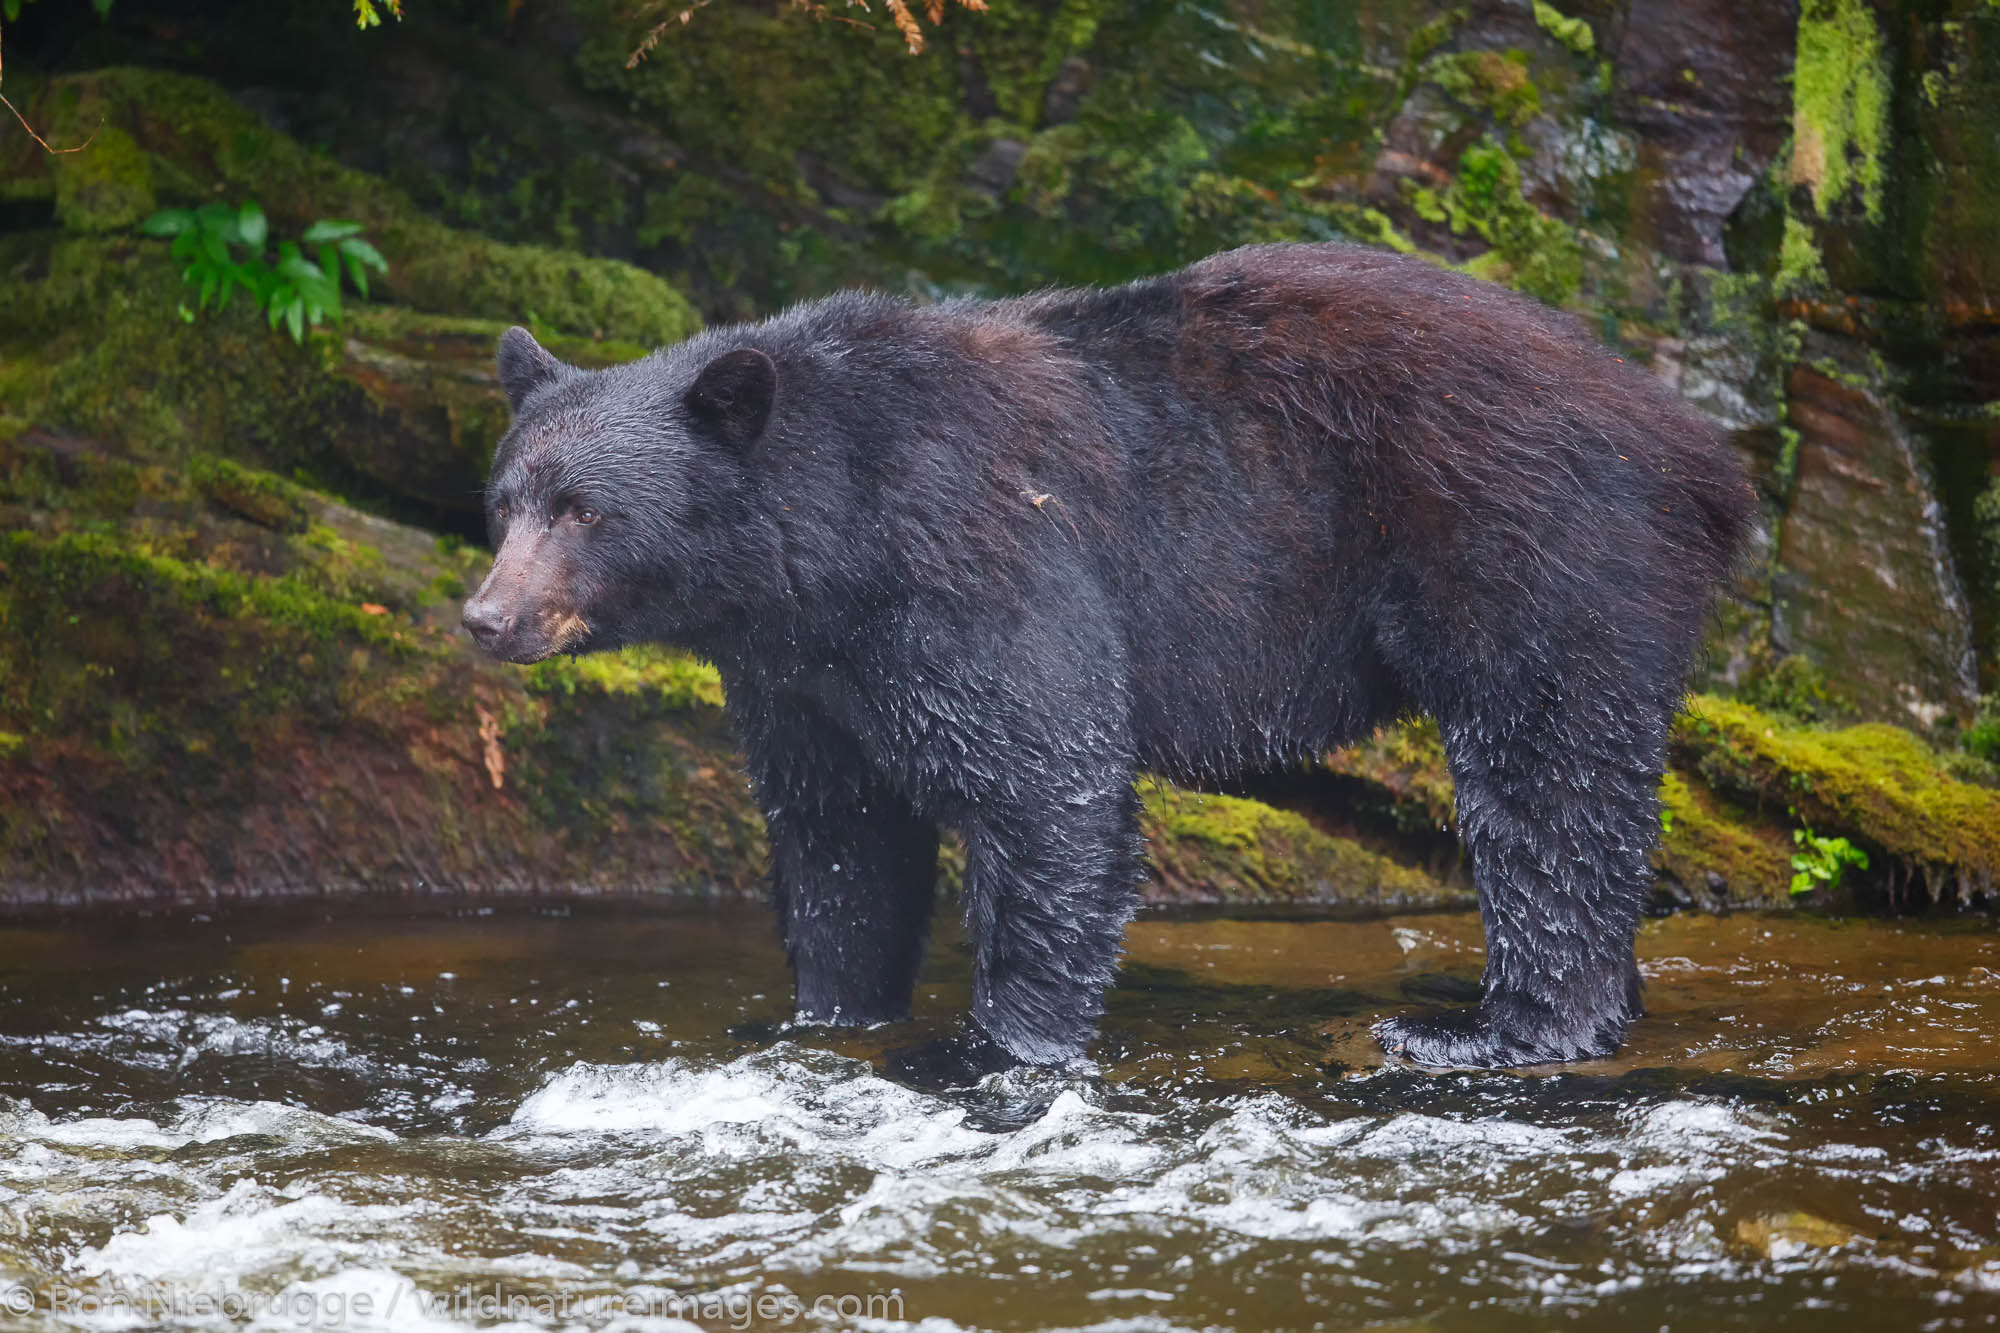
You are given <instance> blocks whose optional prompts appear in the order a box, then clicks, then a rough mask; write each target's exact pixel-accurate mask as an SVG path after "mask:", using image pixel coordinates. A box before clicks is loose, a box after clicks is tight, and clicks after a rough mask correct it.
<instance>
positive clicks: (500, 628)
mask: <svg viewBox="0 0 2000 1333" xmlns="http://www.w3.org/2000/svg"><path fill="white" fill-rule="evenodd" d="M463 618H464V621H465V628H466V629H468V630H470V631H471V633H472V637H473V638H474V639H476V640H478V641H479V644H480V645H481V646H482V647H484V646H485V645H487V644H490V643H492V642H493V640H495V639H497V638H499V637H500V636H501V635H502V634H505V633H506V632H507V630H508V629H509V628H510V627H511V626H512V625H513V623H514V617H512V616H509V615H502V614H501V613H500V611H499V609H498V608H496V607H495V606H494V605H493V604H492V603H491V602H482V601H480V600H479V599H478V598H476V597H475V598H474V599H473V600H471V601H469V602H467V603H466V604H465V615H464V617H463Z"/></svg>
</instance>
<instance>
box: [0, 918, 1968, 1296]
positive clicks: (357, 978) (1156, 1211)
mask: <svg viewBox="0 0 2000 1333" xmlns="http://www.w3.org/2000/svg"><path fill="white" fill-rule="evenodd" d="M1640 948H1641V954H1642V958H1643V961H1644V968H1645V972H1646V975H1647V978H1648V992H1647V1000H1648V1005H1649V1008H1650V1009H1651V1015H1650V1016H1649V1017H1648V1018H1646V1019H1645V1020H1644V1021H1643V1022H1642V1023H1641V1024H1640V1025H1639V1027H1638V1028H1637V1030H1636V1031H1635V1032H1634V1034H1633V1040H1632V1042H1631V1043H1630V1045H1629V1047H1628V1048H1627V1050H1626V1051H1625V1052H1624V1053H1623V1054H1621V1056H1620V1057H1619V1058H1618V1059H1616V1060H1614V1061H1607V1062H1603V1063H1601V1064H1596V1065H1590V1066H1582V1067H1576V1068H1572V1069H1567V1070H1562V1071H1555V1072H1541V1073H1528V1074H1513V1073H1493V1074H1473V1073H1450V1074H1430V1073H1424V1072H1420V1071H1417V1070H1413V1069H1406V1068H1398V1067H1390V1068H1384V1067H1382V1065H1381V1061H1380V1058H1379V1057H1378V1056H1377V1055H1376V1054H1375V1053H1374V1050H1373V1048H1372V1046H1371V1045H1370V1043H1369V1042H1368V1040H1367V1038H1366V1030H1367V1025H1368V1024H1369V1022H1370V1021H1371V1020H1372V1019H1374V1018H1375V1017H1377V1016H1379V1015H1381V1014H1382V1013H1385V1012H1389V1011H1392V1010H1394V1009H1396V1008H1398V1007H1400V1006H1405V1005H1410V1004H1413V1003H1429V1002H1435V1001H1438V1000H1446V1001H1449V1000H1452V999H1455V998H1458V997H1461V996H1463V995H1465V994H1467V993H1468V992H1469V990H1470V988H1471V987H1472V986H1473V985H1474V984H1475V983H1476V978H1477V976H1478V969H1479V932H1478V922H1477V918H1476V917H1474V916H1471V915H1431V916H1406V917H1388V918H1374V919H1366V920H1327V919H1314V920H1258V919H1216V918H1206V919H1171V918H1158V917H1154V918H1148V919H1145V920H1142V921H1140V922H1139V923H1137V924H1135V925H1134V926H1133V927H1132V929H1131V931H1130V935H1129V957H1128V961H1127V964H1126V968H1125V972H1124V975H1123V979H1122V982H1121V985H1120V987H1119V989H1118V990H1117V992H1116V993H1115V994H1114V996H1113V998H1112V1003H1111V1012H1110V1014H1109V1016H1108V1018H1107V1020H1106V1022H1105V1025H1104V1037H1103V1039H1102V1041H1101V1042H1100V1043H1099V1046H1098V1048H1097V1060H1098V1064H1097V1066H1096V1068H1095V1069H1094V1070H1092V1071H1090V1072H1089V1073H1088V1074H1081V1075H1071V1076H1068V1077H1064V1078H1055V1077H1051V1076H1036V1077H1019V1076H1009V1077H1006V1078H1001V1079H997V1080H989V1082H988V1084H987V1085H986V1086H984V1087H982V1088H980V1089H977V1090H975V1091H972V1092H969V1093H966V1094H963V1095H959V1096H955V1097H938V1096H931V1095H927V1094H920V1093H917V1092H913V1091H910V1090H907V1089H905V1088H902V1087H900V1086H897V1085H895V1084H891V1083H888V1082H885V1081H883V1080H882V1079H880V1078H878V1077H876V1076H875V1074H874V1072H873V1067H872V1066H871V1064H870V1063H869V1062H870V1060H871V1059H873V1058H875V1057H877V1056H879V1054H880V1051H881V1049H882V1047H883V1046H884V1045H886V1044H900V1043H903V1042H907V1041H911V1040H914V1039H916V1038H918V1037H921V1036H924V1035H929V1034H933V1033H936V1032H941V1031H942V1030H943V1029H944V1025H945V1024H946V1022H947V1021H948V1019H949V1017H950V1016H951V1015H953V1014H955V1013H957V1012H959V1011H960V1010H961V1009H962V1008H963V1006H964V1003H965V1000H966V992H967V988H968V976H969V968H968V961H967V958H966V956H965V953H964V950H963V948H962V946H961V944H960V942H959V941H958V940H957V938H956V937H954V936H946V937H943V938H940V940H939V941H937V943H936V944H935V946H934V948H933V951H932V961H931V967H930V970H929V972H928V974H927V977H926V982H925V985H924V987H923V990H922V993H921V994H920V996H919V1000H918V1012H919V1017H918V1019H917V1020H916V1022H915V1023H913V1024H910V1025H906V1026H905V1027H903V1028H902V1029H899V1030H897V1031H895V1032H893V1033H889V1032H880V1033H865V1034H857V1035H848V1036H844V1037H843V1036H836V1035H834V1034H827V1033H786V1032H784V1031H783V1030H782V1029H780V1028H778V1027H777V1026H776V1025H777V1023H778V1021H779V1020H781V1019H782V1018H783V1016H784V1014H785V1012H786V1008H787V1001H788V998H789V990H788V983H787V978H786V974H785V968H784V961H783V958H782V955H781V954H780V952H779V950H778V949H777V948H776V947H775V944H774V943H773V939H772V929H771V925H770V922H769V917H768V915H767V914H766V913H765V912H764V911H762V910H760V909H757V908H754V907H750V906H747V905H746V906H727V907H722V906H716V907H694V908H688V909H685V910H675V911H663V912H655V913H644V914H641V913H634V912H619V913H613V912H609V911H604V912H589V913H587V912H583V911H581V910H579V911H575V912H569V913H560V914H539V915H537V914H530V913H525V912H522V913H517V914H512V915H509V914H505V913H501V914H491V913H479V914H468V915H460V916H453V917H438V916H433V917H412V916H408V915H402V916H396V915H385V914H383V913H381V912H380V911H375V912H370V911H368V910H367V909H365V908H363V907H346V906H343V907H339V908H325V907H321V908H317V909H314V910H312V911H310V912H307V911H300V910H287V911H257V912H244V913H239V914H233V915H230V916H226V917H220V918H217V919H214V920H197V921H191V922H182V923H163V922H159V921H150V922H140V923H134V924H131V925H127V926H122V927H117V928H103V927H93V928H92V929H90V930H88V931H84V930H71V929H60V928H42V927H37V928H20V929H11V930H0V1325H5V1324H9V1323H10V1321H11V1323H12V1324H16V1325H19V1326H22V1327H29V1328H36V1327H45V1328H71V1327H84V1328H93V1329H124V1328H152V1327H174V1328H182V1327H185V1328H211V1327H214V1328H229V1327H245V1326H254V1327H259V1328H290V1327H298V1326H314V1325H317V1326H322V1327H343V1328H374V1327H396V1328H415V1329H433V1328H452V1327H486V1326H494V1325H505V1326H508V1327H513V1328H522V1329H527V1328H564V1327H588V1328H619V1329H633V1330H638V1329H650V1330H673V1329H686V1328H687V1327H689V1325H690V1323H692V1324H694V1325H699V1326H701V1327H703V1328H708V1329H718V1328H784V1327H796V1328H803V1329H815V1328H862V1329H871V1330H889V1329H901V1328H913V1329H922V1330H925V1331H926V1333H950V1331H951V1330H954V1329H961V1328H974V1327H979V1328H996V1329H1051V1328H1092V1329H1102V1330H1107V1331H1109V1330H1130V1331H1132V1333H1141V1331H1144V1330H1167V1329H1208V1328H1244V1329H1253V1328H1287V1329H1290V1328H1309V1327H1323V1328H1331V1329H1340V1328H1352V1327H1360V1326H1367V1327H1374V1328H1391V1329H1404V1328H1424V1329H1441V1330H1449V1329H1481V1330H1484V1329H1507V1328H1515V1327H1522V1328H1526V1327H1541V1326H1544V1325H1546V1324H1548V1323H1550V1322H1552V1321H1559V1322H1562V1323H1565V1324H1568V1325H1573V1326H1576V1327H1581V1328H1614V1329H1618V1330H1621V1333H1624V1331H1625V1330H1641V1329H1644V1330H1651V1329H1654V1328H1673V1329H1682V1328H1685V1329H1711V1328H1730V1327H1744V1328H1759V1329H1763V1328H1787V1327H1801V1328H1804V1327H1810V1328H1813V1329H1815V1330H1829V1329H1849V1328H1854V1329H1869V1330H1871V1333H1886V1330H1890V1329H1895V1330H1902V1329H1932V1328H1936V1329H1949V1328H1966V1327H1986V1326H1991V1325H1993V1324H1994V1323H1995V1322H1996V1320H2000V1128H1996V1124H2000V930H1996V928H1995V926H1994V924H1993V923H1992V922H1991V921H1987V920H1925V921H1897V922H1884V921H1849V922H1838V921H1828V920H1822V919H1814V918H1810V917H1804V916H1768V917H1767V916H1755V915H1736V916H1729V917H1720V918H1718V917H1704V916H1680V917H1674V918H1669V919H1665V920H1659V921H1654V922H1650V923H1648V925H1647V926H1646V928H1645V931H1644V934H1643V936H1642V939H1641V945H1640ZM682 1321H688V1322H682Z"/></svg>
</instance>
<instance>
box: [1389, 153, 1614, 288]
mask: <svg viewBox="0 0 2000 1333" xmlns="http://www.w3.org/2000/svg"><path fill="white" fill-rule="evenodd" d="M1410 201H1411V206H1412V207H1413V208H1414V209H1415V210H1416V212H1417V214H1418V216H1420V217H1423V218H1425V219H1426V220H1427V221H1432V222H1440V223H1444V224H1446V225H1448V226H1449V227H1450V228H1451V230H1452V232H1453V233H1454V234H1455V235H1464V234H1466V233H1467V232H1471V233H1473V234H1475V235H1477V236H1479V237H1481V238H1483V239H1484V240H1486V241H1487V242H1488V243H1489V244H1490V245H1491V247H1492V248H1491V249H1490V250H1488V251H1487V252H1486V253H1485V254H1483V255H1480V256H1478V257H1476V258H1474V259H1473V260H1471V261H1470V262H1469V263H1467V264H1466V265H1465V268H1466V271H1467V272H1469V273H1471V274H1473V275H1474V276H1475V277H1480V278H1486V279H1489V280H1492V281H1497V282H1505V283H1507V284H1509V285H1511V286H1514V287H1517V288H1519V289H1520V290H1521V291H1524V292H1527V293H1528V294H1529V295H1531V296H1535V297H1538V298H1540V299H1541V300H1543V301H1546V302H1548V303H1549V304H1551V305H1560V304H1562V303H1564V302H1565V301H1568V300H1570V299H1572V298H1573V297H1575V295H1576V294H1577V292H1578V290H1579V289H1580V288H1581V287H1582V285H1583V244H1582V242H1581V240H1580V239H1579V238H1578V237H1577V234H1576V232H1575V230H1574V229H1573V228H1571V227H1570V226H1569V225H1568V224H1567V223H1564V222H1563V221H1561V220H1560V219H1558V218H1552V217H1550V216H1548V215H1547V214H1546V213H1543V212H1542V211H1541V210H1540V209H1538V208H1536V207H1535V206H1534V205H1533V204H1531V203H1529V202H1528V201H1527V200H1526V199H1525V198H1523V197H1522V194H1521V169H1520V165H1519V164H1518V163H1517V162H1516V161H1515V160H1514V157H1513V154H1511V153H1509V152H1508V151H1507V149H1506V148H1505V147H1504V146H1503V145H1501V144H1500V143H1499V142H1498V141H1497V140H1495V139H1494V138H1493V136H1492V135H1490V134H1489V135H1487V136H1485V137H1484V138H1482V139H1479V140H1477V141H1475V142H1474V143H1472V144H1470V145H1468V146H1467V147H1466V149H1465V151H1464V152H1463V153H1462V154H1460V156H1459V162H1458V174H1457V175H1456V176H1455V177H1454V178H1453V180H1452V183H1451V185H1450V187H1449V188H1447V189H1446V190H1444V191H1443V192H1437V191H1432V190H1427V189H1423V188H1415V189H1413V190H1412V192H1411V195H1410Z"/></svg>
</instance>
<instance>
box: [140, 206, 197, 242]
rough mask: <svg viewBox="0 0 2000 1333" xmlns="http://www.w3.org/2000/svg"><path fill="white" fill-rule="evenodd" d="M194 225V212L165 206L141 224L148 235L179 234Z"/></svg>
mask: <svg viewBox="0 0 2000 1333" xmlns="http://www.w3.org/2000/svg"><path fill="white" fill-rule="evenodd" d="M193 225H194V214H193V213H190V212H189V211H188V210H187V209H185V208H163V209H161V210H160V211H159V212H157V213H155V214H153V216H151V217H149V218H147V219H146V220H145V221H144V222H141V223H140V224H139V230H140V231H142V232H144V233H145V234H146V235H148V236H179V235H180V234H181V233H182V232H184V231H186V230H187V229H188V228H189V227H192V226H193Z"/></svg>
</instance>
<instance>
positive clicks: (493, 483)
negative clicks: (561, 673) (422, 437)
mask: <svg viewBox="0 0 2000 1333" xmlns="http://www.w3.org/2000/svg"><path fill="white" fill-rule="evenodd" d="M700 351H701V349H700V348H697V347H688V348H685V349H675V350H674V351H670V352H668V353H665V354H662V355H661V356H658V357H654V358H649V359H648V360H646V361H642V362H638V363H635V364H633V365H628V366H619V367H615V368H613V369H611V370H604V371H584V370H578V369H576V368H575V367H572V366H566V365H564V364H563V363H561V362H560V361H557V360H556V359H555V358H554V357H553V356H551V355H550V354H549V353H548V352H547V351H546V350H545V349H544V348H543V347H542V346H541V345H540V344H538V343H537V342H536V341H535V340H534V338H533V337H532V336H531V335H530V334H529V333H528V331H527V330H525V329H519V328H516V329H509V330H508V331H507V333H506V334H505V335H504V336H503V337H502V338H501V340H500V358H499V368H500V381H501V384H502V386H503V387H504V388H505V389H506V391H507V396H508V399H509V400H510V402H511V403H512V404H513V408H514V424H513V426H512V427H511V428H510V429H509V430H508V432H507V434H506V435H505V436H504V437H503V438H502V439H501V441H500V444H499V446H498V448H496V449H495V451H494V455H493V468H492V474H491V476H490V478H489V480H488V482H487V488H486V514H487V524H488V530H489V532H490V533H491V535H492V541H493V548H494V550H495V552H496V553H497V554H496V555H495V557H494V561H493V569H492V572H490V573H489V574H488V575H487V576H486V580H485V582H484V583H482V584H481V585H480V587H479V590H478V591H477V592H475V593H474V594H473V595H472V597H471V598H469V599H468V600H467V602H466V604H465V613H464V620H465V626H466V628H467V629H468V630H469V631H471V633H472V636H473V638H474V639H475V640H476V641H477V642H478V643H479V646H480V647H481V648H483V649H484V650H485V651H487V652H488V653H491V654H492V655H493V656H495V657H499V658H501V659H503V660H506V661H509V662H521V663H527V662H537V661H540V660H541V659H543V658H545V657H551V656H554V655H555V654H557V653H564V652H567V653H579V652H596V651H599V650H602V649H607V648H616V647H619V646H621V645H623V644H627V643H636V642H642V641H667V642H686V641H687V639H688V636H689V634H690V632H691V631H692V630H694V629H695V628H697V627H698V626H699V624H700V623H702V622H703V620H704V619H705V618H710V617H713V616H715V615H717V614H720V612H721V609H722V608H723V607H724V606H725V605H726V604H727V603H728V602H729V601H730V594H731V591H732V588H731V584H732V581H733V580H734V579H736V578H737V577H738V574H737V571H741V570H743V569H745V568H748V567H751V566H754V565H755V564H756V563H757V562H756V560H755V558H754V553H753V552H752V551H750V550H747V549H745V548H746V541H747V540H748V539H749V538H751V537H753V536H754V531H755V525H754V524H753V523H750V522H748V521H746V515H747V513H748V512H749V508H750V500H751V495H752V492H753V486H752V482H751V478H750V476H749V473H748V471H747V469H746V468H745V467H744V464H743V451H744V449H745V448H746V447H747V445H749V444H750V443H753V442H754V441H755V440H756V438H757V436H759V435H760V434H761V433H762V432H763V429H764V425H765V422H766V421H767V420H768V418H769V415H770V407H771V401H772V397H773V393H774V391H775V387H776V369H775V367H774V366H773V365H772V363H771V360H770V358H769V357H768V356H766V355H765V354H764V353H762V352H759V351H754V350H751V349H747V348H737V349H733V350H731V351H727V352H724V353H722V354H720V355H717V356H713V357H708V358H703V357H702V356H701V355H700ZM690 361H692V362H693V365H692V366H691V367H690V366H688V365H687V364H686V363H688V362H690Z"/></svg>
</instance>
